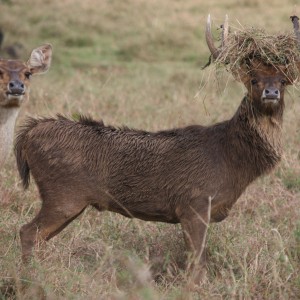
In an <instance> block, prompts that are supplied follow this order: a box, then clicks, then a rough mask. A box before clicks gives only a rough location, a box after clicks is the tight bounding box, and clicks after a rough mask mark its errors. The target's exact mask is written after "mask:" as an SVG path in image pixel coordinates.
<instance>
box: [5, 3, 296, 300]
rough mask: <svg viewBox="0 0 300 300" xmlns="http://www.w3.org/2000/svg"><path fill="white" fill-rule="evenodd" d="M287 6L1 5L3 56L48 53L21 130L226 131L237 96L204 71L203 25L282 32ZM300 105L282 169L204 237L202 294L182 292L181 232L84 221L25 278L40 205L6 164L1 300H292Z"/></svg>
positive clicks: (289, 97)
mask: <svg viewBox="0 0 300 300" xmlns="http://www.w3.org/2000/svg"><path fill="white" fill-rule="evenodd" d="M296 2H297V1H291V0H289V1H285V3H284V4H283V3H282V1H279V0H274V1H264V2H262V1H258V0H253V1H251V0H249V1H246V0H242V1H233V0H232V1H230V0H226V1H225V0H219V1H216V0H211V1H202V0H199V1H195V0H176V1H175V0H174V1H171V0H165V1H157V0H152V1H145V0H140V1H138V0H125V1H116V0H111V1H108V0H106V1H104V0H103V1H96V0H87V1H79V0H65V1H58V0H53V1H50V0H47V1H38V0H25V1H13V0H6V1H1V2H0V15H1V18H0V28H2V30H3V31H4V33H5V39H4V46H5V45H9V44H11V43H14V42H16V41H18V42H20V43H22V45H23V46H24V48H25V50H24V53H23V59H24V60H26V59H27V58H28V57H29V54H30V51H31V49H33V48H34V47H37V46H39V45H40V44H42V43H44V42H49V43H51V44H52V45H53V49H54V55H53V62H52V66H51V69H50V71H49V72H48V73H47V74H45V75H42V76H39V77H34V78H32V87H31V99H30V102H28V103H27V104H26V105H25V107H24V108H23V110H22V113H21V115H20V118H19V121H18V124H21V123H22V121H23V120H24V118H25V116H26V115H32V116H37V115H46V116H48V115H55V114H56V113H63V114H65V115H68V116H72V115H77V114H78V113H83V114H89V115H91V116H93V117H94V118H96V119H103V120H104V122H105V124H111V125H115V126H120V125H127V126H129V127H134V128H141V129H146V130H159V129H165V128H171V127H177V126H186V125H189V124H212V123H214V122H218V121H222V120H224V119H227V118H230V117H231V116H232V115H233V114H234V112H235V110H236V108H237V107H238V105H239V103H240V101H241V98H242V97H243V95H244V92H245V89H244V87H243V86H242V85H241V84H240V83H238V82H235V81H234V80H233V78H232V77H231V76H230V74H228V73H227V72H226V71H225V70H215V69H214V68H213V67H209V68H207V69H205V70H202V69H201V67H202V66H204V65H205V64H206V62H207V61H208V57H209V51H208V49H207V46H206V44H205V36H204V31H205V22H206V17H207V14H208V13H211V14H212V18H213V21H214V28H216V27H217V26H219V25H220V24H221V23H222V22H223V18H224V15H225V14H228V15H229V20H230V25H231V28H232V30H234V28H235V27H240V26H243V25H248V26H249V25H253V26H259V27H262V28H265V29H266V31H267V32H269V33H278V32H286V31H291V30H292V24H291V22H290V20H289V16H290V15H292V14H294V13H295V12H296V13H297V12H298V14H300V11H299V9H300V8H298V11H297V7H296V10H295V11H294V6H295V4H296ZM214 35H215V37H216V39H217V38H218V35H219V32H218V31H217V30H214ZM299 97H300V95H299V89H298V87H290V88H289V90H288V92H287V94H286V111H285V117H284V118H285V120H284V128H283V131H284V156H283V159H282V162H281V164H280V166H279V167H278V168H277V169H276V170H275V171H274V172H273V173H272V174H270V175H268V176H265V177H263V178H260V179H258V180H257V181H256V182H255V183H254V184H252V185H251V186H250V187H249V188H248V189H247V191H246V192H245V193H244V194H243V196H242V197H241V198H240V199H239V200H238V202H237V203H236V205H235V206H234V208H233V210H232V211H231V214H230V216H229V217H228V218H227V219H226V220H225V221H223V222H221V223H219V224H213V225H211V227H210V229H209V238H208V257H209V262H208V273H207V278H206V280H205V281H204V283H203V285H202V286H201V287H200V288H199V289H198V290H197V291H190V290H189V289H188V274H187V273H186V272H185V271H184V261H185V258H186V256H185V252H184V251H185V246H184V243H183V239H182V233H181V229H180V226H178V225H169V224H162V223H153V222H143V221H139V220H129V219H126V218H124V217H122V216H120V215H116V214H113V213H107V212H106V213H101V214H99V213H98V212H96V211H94V210H93V209H87V210H86V211H85V212H84V214H83V215H82V216H81V217H80V218H78V220H75V221H74V222H73V223H72V224H71V225H69V226H68V228H66V229H65V230H64V231H63V232H62V233H61V234H60V235H58V236H57V237H55V238H53V240H50V241H49V242H48V243H46V244H45V245H40V246H39V247H38V249H37V251H36V260H35V261H34V262H33V265H32V266H31V268H30V269H28V270H24V269H22V265H21V261H20V242H19V236H18V231H19V228H20V227H21V226H22V225H23V224H25V223H27V222H29V221H30V220H31V219H32V218H33V216H34V215H35V213H36V212H37V210H38V208H39V206H40V200H39V196H38V193H37V190H36V188H35V185H34V184H32V185H31V187H30V189H29V191H27V192H24V191H23V190H22V187H21V185H20V182H19V177H18V174H17V172H16V166H15V161H14V157H13V155H11V157H10V159H9V161H8V162H7V164H6V166H5V169H4V170H1V171H0V178H1V185H2V189H3V192H4V198H3V199H1V201H0V207H1V215H0V260H1V263H0V299H14V298H17V299H43V297H45V295H46V296H47V299H83V298H86V299H235V298H237V299H299V295H300V275H299V274H300V218H299V217H300V201H299V200H300V199H299V197H300V180H299V178H300V151H299V148H300V147H299V146H300V118H299V115H300V99H299ZM150 269H151V273H152V276H150V271H149V270H150Z"/></svg>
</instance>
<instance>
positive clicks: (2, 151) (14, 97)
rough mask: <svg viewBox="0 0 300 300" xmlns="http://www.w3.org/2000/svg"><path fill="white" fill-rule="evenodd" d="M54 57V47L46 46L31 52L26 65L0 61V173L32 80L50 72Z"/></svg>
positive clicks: (10, 146)
mask: <svg viewBox="0 0 300 300" xmlns="http://www.w3.org/2000/svg"><path fill="white" fill-rule="evenodd" d="M51 55H52V47H51V46H50V45H49V44H45V45H43V46H41V47H38V48H36V49H34V50H33V51H32V52H31V55H30V58H29V60H28V62H27V63H25V62H22V61H19V60H9V59H0V140H1V142H0V170H1V169H2V167H3V165H4V162H5V160H6V158H7V156H8V154H9V152H10V149H11V148H12V145H13V137H14V128H15V123H16V119H17V116H18V114H19V111H20V108H21V106H22V104H23V103H24V102H26V101H27V100H28V98H29V87H30V77H31V75H35V74H41V73H44V72H46V71H47V70H48V69H49V67H50V63H51Z"/></svg>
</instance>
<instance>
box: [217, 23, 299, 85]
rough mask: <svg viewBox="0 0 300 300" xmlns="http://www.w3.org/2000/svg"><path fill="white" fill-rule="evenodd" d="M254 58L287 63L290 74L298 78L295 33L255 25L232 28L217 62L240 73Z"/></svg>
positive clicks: (297, 53)
mask: <svg viewBox="0 0 300 300" xmlns="http://www.w3.org/2000/svg"><path fill="white" fill-rule="evenodd" d="M252 59H256V60H259V61H261V62H262V63H264V64H268V65H273V66H274V67H278V66H285V67H286V72H287V75H288V77H289V78H291V80H292V81H297V80H298V77H299V76H298V75H299V69H298V65H299V61H300V52H299V48H298V44H297V39H296V37H295V35H294V33H288V34H279V35H267V34H266V33H265V31H264V30H262V29H258V28H254V27H250V28H243V29H242V30H238V31H235V32H234V33H232V32H231V33H229V35H228V37H227V40H226V43H225V45H224V46H223V48H222V51H221V53H220V55H219V57H218V58H217V59H216V61H215V63H216V66H220V65H222V66H224V65H226V67H227V68H228V69H229V70H230V71H231V72H232V73H233V74H238V73H239V70H240V69H241V68H243V67H244V66H245V65H247V63H248V62H249V60H250V61H251V60H252Z"/></svg>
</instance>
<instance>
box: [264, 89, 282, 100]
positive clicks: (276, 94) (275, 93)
mask: <svg viewBox="0 0 300 300" xmlns="http://www.w3.org/2000/svg"><path fill="white" fill-rule="evenodd" d="M263 98H267V99H274V98H275V99H278V98H280V91H279V90H278V89H276V88H268V89H264V91H263Z"/></svg>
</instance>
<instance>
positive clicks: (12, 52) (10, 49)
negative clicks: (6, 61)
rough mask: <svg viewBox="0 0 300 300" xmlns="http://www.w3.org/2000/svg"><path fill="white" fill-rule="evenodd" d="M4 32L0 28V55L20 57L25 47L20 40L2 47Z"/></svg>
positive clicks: (13, 57) (11, 57) (12, 57)
mask: <svg viewBox="0 0 300 300" xmlns="http://www.w3.org/2000/svg"><path fill="white" fill-rule="evenodd" d="M3 39H4V32H3V30H2V29H0V56H1V57H5V58H10V59H20V57H21V56H22V53H23V52H24V50H25V48H24V46H23V45H22V44H21V43H20V42H15V43H13V44H11V45H7V46H5V47H2V44H3Z"/></svg>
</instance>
